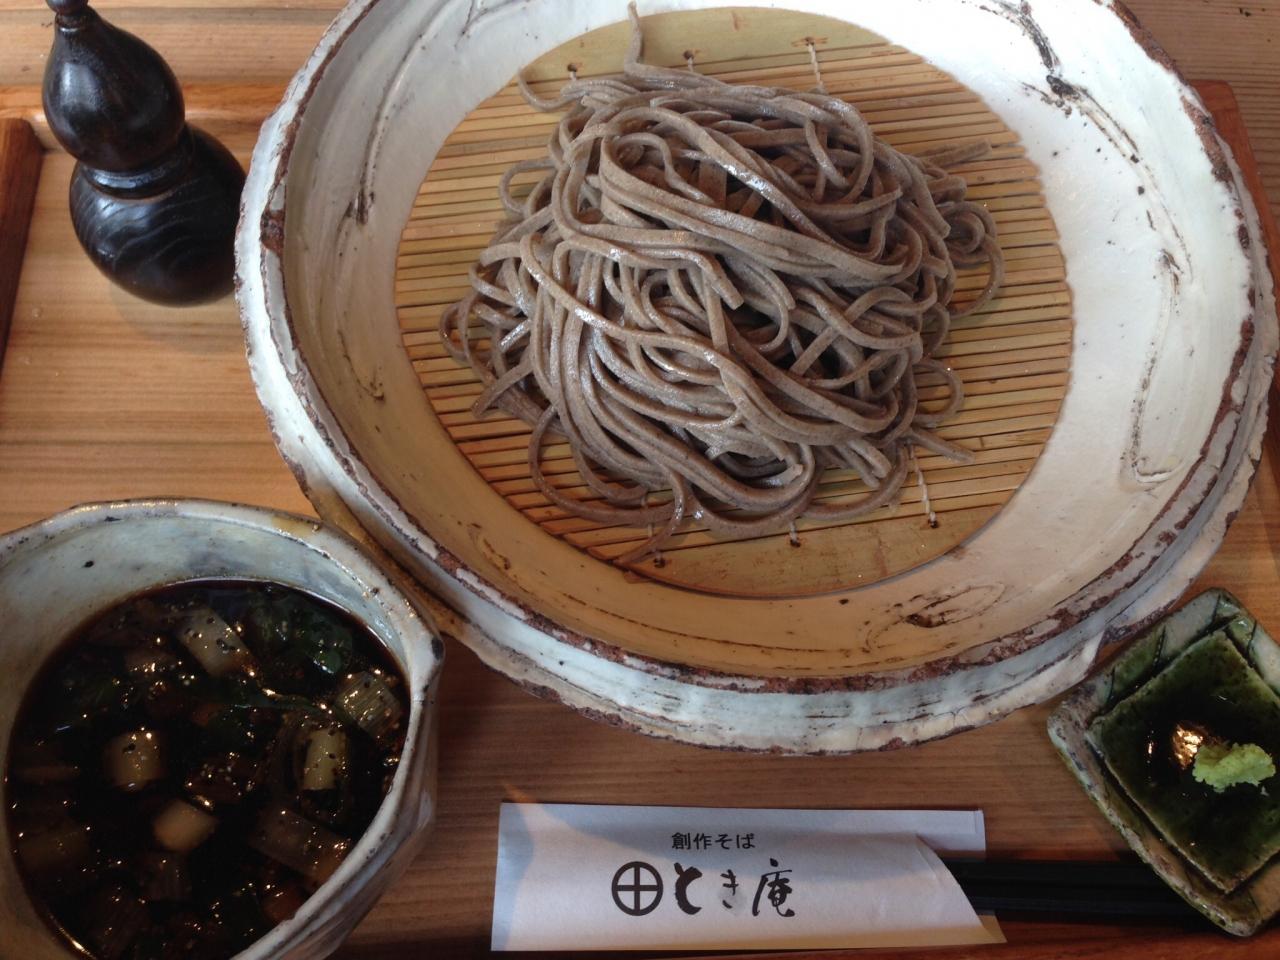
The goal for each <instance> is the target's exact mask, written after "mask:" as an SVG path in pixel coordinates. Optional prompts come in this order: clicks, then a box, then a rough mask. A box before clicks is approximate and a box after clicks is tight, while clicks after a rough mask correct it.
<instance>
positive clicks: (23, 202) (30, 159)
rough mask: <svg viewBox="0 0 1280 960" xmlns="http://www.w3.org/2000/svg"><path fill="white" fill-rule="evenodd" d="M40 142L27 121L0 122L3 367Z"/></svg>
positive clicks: (0, 352)
mask: <svg viewBox="0 0 1280 960" xmlns="http://www.w3.org/2000/svg"><path fill="white" fill-rule="evenodd" d="M40 165H41V156H40V143H39V141H38V140H36V137H35V134H34V133H33V132H32V130H31V125H30V124H28V123H27V122H26V121H25V120H0V366H2V365H3V363H4V347H5V343H6V342H7V340H8V338H9V323H10V320H11V319H12V317H13V302H14V299H15V298H16V297H17V295H18V277H19V275H20V274H21V272H22V260H23V254H24V253H25V251H26V247H27V228H28V226H29V225H30V223H31V209H32V207H33V206H34V204H35V200H36V183H37V182H39V180H40Z"/></svg>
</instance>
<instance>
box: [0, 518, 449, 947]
mask: <svg viewBox="0 0 1280 960" xmlns="http://www.w3.org/2000/svg"><path fill="white" fill-rule="evenodd" d="M166 521H178V522H181V523H183V524H185V527H184V529H185V528H198V529H200V530H205V529H208V530H210V531H213V530H216V529H217V528H218V527H220V526H221V527H227V528H236V527H238V528H243V529H245V530H249V531H252V535H262V536H266V537H270V538H273V539H279V540H281V541H286V542H288V543H289V544H292V545H296V547H297V550H298V554H297V556H298V568H299V570H300V571H301V568H303V567H307V566H312V565H314V566H315V567H317V568H320V567H323V568H325V569H332V570H333V571H334V572H335V574H336V575H337V576H338V577H340V578H341V579H342V580H343V581H344V582H347V583H349V584H350V585H351V588H352V590H353V591H354V590H356V589H359V590H360V591H361V595H362V596H363V597H364V598H365V599H367V600H368V602H369V603H370V604H371V605H372V606H373V608H375V609H376V610H377V611H378V616H379V618H380V619H381V620H382V626H381V628H380V627H379V626H378V625H375V624H374V623H371V622H370V620H369V618H367V617H363V616H361V615H360V614H359V613H358V612H357V611H355V610H353V609H351V604H350V602H349V601H348V602H344V601H343V600H340V599H338V598H336V597H334V596H326V599H328V600H329V601H330V602H334V603H337V604H338V605H339V606H341V607H343V609H344V610H346V611H347V612H348V614H349V615H351V616H353V617H355V618H356V620H357V621H358V622H360V623H362V624H364V625H365V626H366V628H367V629H370V630H371V631H372V632H373V633H374V634H375V635H376V636H378V637H379V638H380V639H383V642H384V644H385V645H387V647H388V652H389V653H390V655H391V656H393V657H394V658H395V659H396V660H397V661H398V663H399V666H400V668H401V670H403V671H404V674H405V678H406V681H407V682H408V683H409V684H410V686H411V691H410V693H411V696H410V711H409V719H408V721H407V725H406V737H405V748H404V752H403V753H402V754H401V760H402V761H403V762H402V763H401V764H400V766H399V767H398V769H397V771H396V775H395V778H394V780H393V782H392V787H391V789H390V791H389V792H388V794H387V796H386V798H385V799H384V800H383V803H382V806H381V807H379V809H378V812H377V814H376V815H375V817H374V819H373V820H372V821H371V822H370V824H369V826H368V828H367V829H366V830H365V832H364V834H363V835H362V836H361V838H360V840H359V841H358V842H357V843H356V845H355V846H354V847H353V848H352V851H351V854H350V855H349V856H348V857H347V858H346V859H344V861H343V863H342V864H341V865H340V866H339V867H338V869H337V871H336V872H335V873H334V874H333V876H332V877H330V878H329V880H327V881H325V883H324V884H322V885H321V886H320V887H319V888H318V889H317V890H316V891H315V892H314V893H313V894H312V895H311V896H310V897H308V898H307V900H306V901H305V902H304V903H303V905H302V907H301V908H299V910H298V912H297V913H296V914H295V915H294V916H293V917H291V918H290V919H289V920H286V921H285V922H284V923H281V924H278V925H276V926H275V927H273V928H272V929H271V930H270V931H269V932H268V933H267V934H265V935H264V936H263V937H262V938H260V939H259V940H256V941H255V942H254V943H253V944H251V945H250V946H248V947H246V948H245V949H244V950H242V951H241V952H240V953H238V954H237V955H236V958H237V960H275V958H280V960H321V958H323V957H327V956H328V955H329V954H331V953H332V952H333V951H335V950H336V949H338V947H339V946H340V945H341V943H342V941H343V939H345V937H346V935H347V934H348V933H350V931H351V930H352V928H354V926H355V925H356V923H358V922H359V920H360V919H361V918H362V917H363V916H364V915H365V914H366V913H367V912H368V911H369V909H370V908H371V907H372V906H373V905H374V903H375V902H376V901H377V899H378V897H379V896H380V895H381V894H382V893H383V891H384V890H385V889H386V887H387V886H388V885H389V884H390V883H391V882H392V881H393V880H394V879H395V877H397V876H398V875H399V874H400V873H401V872H403V870H404V869H405V868H406V867H407V866H408V865H409V863H410V862H411V860H412V859H413V857H414V856H415V855H416V853H417V852H418V850H419V849H420V847H421V845H422V842H423V841H424V840H425V839H426V836H427V831H426V828H427V826H428V825H429V823H430V822H431V820H432V818H433V817H434V813H435V767H436V761H437V756H436V753H437V751H436V746H435V742H434V729H435V725H436V723H437V714H438V708H437V705H436V696H437V689H438V686H439V676H440V671H441V668H442V664H443V659H444V646H443V643H442V642H441V639H440V636H439V632H438V630H437V629H436V627H435V624H434V621H433V619H432V617H431V615H430V613H429V612H428V611H426V610H424V609H423V608H422V606H421V604H420V603H419V602H418V601H417V600H416V599H414V598H413V597H412V596H411V595H410V593H408V592H406V591H405V590H404V589H402V586H401V585H400V584H399V583H397V582H396V580H395V579H394V577H393V576H392V575H390V574H389V573H388V572H387V570H386V568H384V567H383V566H382V565H380V564H379V563H378V562H377V560H376V559H375V558H373V557H371V556H370V555H369V554H368V552H367V551H365V550H364V549H363V548H361V546H360V545H359V544H358V543H357V542H356V541H355V540H354V539H353V538H351V537H350V536H348V535H347V534H345V533H344V532H342V531H341V530H338V529H336V528H334V527H333V526H332V525H329V524H326V523H323V522H321V521H319V520H317V519H315V518H314V517H306V516H302V515H299V514H294V513H289V512H287V511H282V510H272V509H268V508H264V507H257V506H250V505H246V504H240V503H229V502H222V501H216V500H206V499H195V498H191V499H187V498H139V499H130V500H117V501H104V502H93V503H84V504H79V505H77V506H74V507H71V508H68V509H67V510H64V511H61V512H59V513H57V514H54V515H52V516H50V517H47V518H44V519H42V520H38V521H36V522H34V523H31V524H29V525H27V526H23V527H19V528H18V529H16V530H12V531H9V532H7V533H4V534H0V582H3V579H4V578H5V576H6V572H7V571H11V570H13V569H14V567H15V565H17V564H18V563H19V562H21V561H23V559H24V556H25V555H29V554H32V553H36V554H38V552H39V551H41V550H44V549H45V548H46V547H49V546H51V545H53V546H54V547H56V546H57V545H58V544H59V542H60V541H61V542H63V543H64V544H66V543H69V542H71V541H74V539H75V537H76V536H77V535H78V534H80V533H82V532H85V531H89V530H91V529H92V528H95V527H106V526H108V525H110V528H111V532H112V536H113V537H114V538H115V539H116V540H118V539H119V536H129V535H130V533H129V528H131V527H132V528H136V527H137V526H138V525H139V524H144V523H148V522H161V523H163V522H166ZM151 542H152V541H151V540H150V539H145V538H144V539H140V540H139V541H138V544H139V545H140V546H143V547H146V546H148V545H149V544H150V543H151ZM62 549H70V547H69V546H66V545H64V546H63V547H62ZM288 549H290V550H292V549H293V547H289V548H288ZM239 557H240V555H237V557H236V560H235V562H234V563H232V564H231V565H230V566H231V567H232V569H230V570H228V571H226V572H225V574H224V573H222V572H220V574H219V575H220V576H221V575H226V576H239V577H244V578H246V579H251V580H253V579H257V580H266V581H270V582H285V581H284V580H281V579H277V578H275V577H266V576H264V575H262V574H261V573H256V572H255V569H258V567H257V566H256V565H255V561H254V559H253V558H252V557H250V558H248V559H245V560H243V561H241V560H240V558H239ZM45 559H47V558H45ZM113 560H114V561H115V562H117V563H119V562H123V561H127V554H125V555H124V556H116V557H114V558H113ZM46 566H47V564H46ZM392 569H394V568H392ZM44 575H46V576H54V575H56V571H54V570H52V569H48V570H46V571H45V573H44ZM290 575H291V576H293V574H292V568H291V574H290ZM184 579H190V577H189V576H187V577H183V576H181V575H177V576H174V577H166V578H164V579H163V580H162V581H161V582H160V583H149V584H147V585H144V586H135V587H133V588H132V589H130V590H129V591H127V592H125V593H120V594H117V595H116V599H115V600H113V601H109V602H119V601H120V600H123V599H124V598H125V597H127V596H130V595H133V594H135V593H136V592H137V591H138V590H139V589H151V588H153V587H155V586H161V585H163V584H164V583H174V582H182V581H183V580H184ZM304 579H305V577H304V574H303V573H302V572H299V573H298V574H297V575H296V577H295V584H294V585H295V586H298V587H299V588H302V589H307V587H305V586H304V585H303V583H302V581H303V580H304ZM107 603H108V601H103V604H96V605H93V606H92V609H89V608H88V607H87V606H85V608H84V609H82V610H80V611H79V612H78V613H76V614H75V616H76V617H77V618H78V622H83V621H84V620H86V619H88V618H89V617H91V616H94V615H95V613H99V612H101V609H102V606H103V605H104V604H107ZM392 634H394V635H396V636H398V637H399V638H400V639H401V642H402V647H403V653H397V652H396V651H395V650H394V649H392V645H391V644H390V643H389V642H388V641H387V640H386V639H385V638H386V637H387V636H390V635H392ZM59 642H61V639H60V638H55V640H54V644H55V645H56V643H59ZM19 699H20V697H19ZM0 737H2V738H3V742H2V743H0V755H5V754H7V751H8V737H9V730H8V729H4V730H0ZM2 792H3V790H2V785H0V793H2ZM0 833H2V834H3V835H4V836H5V837H6V838H7V837H8V828H7V826H6V825H4V824H2V823H0ZM0 856H2V857H4V858H5V861H4V862H5V867H4V869H3V870H0V884H3V886H4V892H5V894H6V896H5V897H4V901H5V904H6V906H4V907H0V914H3V915H4V916H6V917H8V918H9V919H10V920H12V921H13V922H14V924H15V926H14V928H13V929H11V930H10V931H9V936H10V942H11V943H13V944H23V943H24V941H23V940H22V939H15V938H23V937H25V938H27V940H26V941H25V949H28V950H33V951H35V952H34V953H30V954H29V955H30V956H32V957H33V960H43V958H45V957H48V958H49V960H53V958H54V957H66V956H68V955H69V954H68V953H67V952H66V947H65V945H64V943H63V941H62V940H61V939H60V938H57V937H55V936H54V934H53V933H52V931H50V930H49V929H48V927H47V926H46V925H45V923H44V921H43V920H42V919H40V918H39V917H38V916H37V915H36V914H35V912H34V910H35V908H34V907H33V906H32V905H31V904H30V901H29V900H28V898H27V895H26V892H25V888H24V887H23V885H22V884H21V882H19V883H18V886H17V889H16V890H14V889H12V888H10V887H9V881H10V880H11V879H13V878H14V877H16V874H15V873H12V872H11V869H10V868H12V867H13V864H12V854H11V853H10V852H9V851H8V850H7V849H5V850H4V851H0ZM10 894H12V896H11V895H10ZM15 911H16V915H15Z"/></svg>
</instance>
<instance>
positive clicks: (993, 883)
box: [943, 858, 1199, 918]
mask: <svg viewBox="0 0 1280 960" xmlns="http://www.w3.org/2000/svg"><path fill="white" fill-rule="evenodd" d="M943 863H945V864H946V866H947V869H949V870H950V871H951V874H952V876H954V877H955V878H956V882H957V883H959V884H960V889H962V890H963V891H964V892H965V895H966V896H967V897H968V898H969V902H970V903H972V904H973V908H974V909H975V910H978V911H981V912H993V913H1050V914H1061V915H1064V916H1081V917H1084V916H1093V917H1099V916H1105V917H1116V916H1126V917H1147V918H1151V917H1177V918H1190V917H1196V916H1199V914H1198V913H1197V912H1196V910H1195V908H1193V907H1192V906H1190V905H1189V904H1188V903H1187V902H1186V901H1184V900H1183V899H1182V898H1181V897H1179V896H1178V895H1177V894H1176V893H1174V891H1173V890H1172V889H1170V888H1169V886H1168V885H1167V884H1166V883H1165V882H1164V881H1163V880H1162V879H1160V877H1159V876H1157V875H1156V874H1155V873H1154V872H1153V871H1152V870H1151V868H1150V867H1148V866H1147V865H1146V864H1144V863H1138V862H1106V863H1091V862H1084V861H1075V860H1060V861H1043V860H968V859H958V858H957V859H951V858H943Z"/></svg>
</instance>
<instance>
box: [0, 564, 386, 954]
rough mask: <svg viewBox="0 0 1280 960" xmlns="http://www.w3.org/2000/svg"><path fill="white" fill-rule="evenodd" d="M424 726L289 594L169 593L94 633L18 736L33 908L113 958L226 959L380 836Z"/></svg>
mask: <svg viewBox="0 0 1280 960" xmlns="http://www.w3.org/2000/svg"><path fill="white" fill-rule="evenodd" d="M408 715H409V705H408V701H407V697H406V691H405V683H404V680H403V679H402V678H401V676H400V675H399V672H398V671H397V669H396V667H395V666H394V664H393V663H392V661H391V659H390V656H389V655H388V653H387V651H386V650H385V648H384V647H383V646H382V644H381V643H380V642H379V640H378V639H377V638H376V637H375V636H373V635H372V634H371V633H369V632H368V631H367V630H366V629H365V628H364V627H362V626H361V625H360V624H358V623H357V622H356V621H355V620H353V619H352V618H351V617H350V616H349V615H347V614H346V613H344V612H343V611H341V610H339V609H337V608H336V607H334V606H331V605H330V604H328V603H326V602H323V601H320V600H317V599H315V598H314V597H311V596H309V595H307V594H305V593H301V592H299V591H296V590H291V589H288V588H286V587H280V586H274V585H268V584H262V583H254V582H239V581H217V582H212V581H205V582H195V583H187V584H181V585H177V586H172V587H165V588H163V589H160V590H157V591H155V592H152V593H149V594H145V595H142V596H139V597H136V598H134V599H132V600H130V601H127V602H125V603H123V604H121V605H119V606H117V607H115V608H113V609H112V610H110V611H109V612H108V613H106V614H105V615H103V616H100V617H98V618H97V619H95V620H93V621H92V622H90V623H89V624H88V625H87V626H86V627H84V628H82V629H81V630H80V631H78V632H77V633H76V634H75V635H74V636H73V637H72V639H71V640H70V642H69V643H68V644H67V645H66V646H65V647H64V648H63V649H61V650H60V651H59V652H58V653H57V654H55V655H54V656H53V657H52V658H51V659H50V661H49V662H48V663H47V664H46V665H45V666H44V667H43V668H42V670H41V672H40V674H39V675H38V677H37V678H36V681H35V683H34V684H33V685H32V687H31V690H30V691H29V692H28V694H27V697H26V700H25V702H24V703H23V706H22V709H21V711H20V712H19V714H18V720H17V723H16V724H15V726H14V730H13V736H12V741H11V743H10V752H9V757H10V759H9V769H8V771H7V775H8V784H9V787H8V795H9V799H10V804H9V810H8V811H7V813H8V816H9V828H10V834H11V836H12V837H13V838H14V842H15V845H16V849H15V851H14V853H15V855H16V858H17V863H18V865H19V868H20V871H21V872H22V874H23V876H24V877H25V879H26V882H27V884H28V888H29V891H30V893H31V895H32V900H33V901H34V902H35V903H36V904H37V906H39V907H42V908H43V909H44V911H45V913H46V916H47V919H48V920H49V922H50V924H51V925H52V926H53V927H55V928H56V929H58V930H59V931H60V933H61V934H62V935H64V936H65V937H66V938H67V939H68V940H69V941H70V942H71V944H72V946H73V947H79V948H80V949H82V950H83V951H85V952H87V953H89V954H90V955H91V956H94V957H97V958H100V960H144V958H146V960H149V958H164V960H169V958H174V960H176V958H188V957H190V958H196V960H215V958H225V957H230V956H232V955H233V954H235V953H237V952H239V951H240V950H242V949H244V948H245V947H246V946H248V945H249V944H250V943H252V942H253V941H254V940H257V939H258V938H259V937H261V936H262V935H263V934H265V933H267V932H268V931H269V930H270V929H271V928H272V927H273V926H275V925H276V924H278V923H280V922H282V921H284V920H286V919H288V918H289V917H291V916H292V915H293V914H294V913H295V912H296V911H297V909H298V908H299V907H300V906H301V905H302V903H303V901H304V900H305V899H306V897H307V896H308V895H309V894H310V893H311V891H313V890H314V889H315V888H316V887H317V886H319V885H320V884H321V883H323V882H324V881H325V880H326V879H327V878H328V877H329V876H330V875H331V874H332V873H333V871H334V870H335V869H336V868H337V866H338V864H339V863H341V861H342V859H343V857H345V856H346V854H347V853H348V852H349V851H350V849H351V847H352V846H354V844H355V843H356V841H358V840H359V838H360V836H361V834H363V833H364V831H365V829H366V828H367V827H368V826H369V823H370V821H371V820H372V819H373V817H374V814H375V813H376V812H377V810H378V807H379V806H380V805H381V803H382V800H383V798H384V797H385V796H386V794H387V791H388V789H389V788H390V785H391V780H392V778H393V776H394V775H395V770H396V765H397V763H398V761H399V758H400V753H401V749H402V748H403V746H404V727H405V722H406V720H407V719H408Z"/></svg>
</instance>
